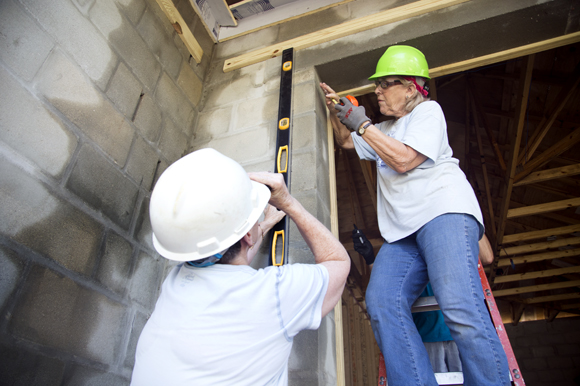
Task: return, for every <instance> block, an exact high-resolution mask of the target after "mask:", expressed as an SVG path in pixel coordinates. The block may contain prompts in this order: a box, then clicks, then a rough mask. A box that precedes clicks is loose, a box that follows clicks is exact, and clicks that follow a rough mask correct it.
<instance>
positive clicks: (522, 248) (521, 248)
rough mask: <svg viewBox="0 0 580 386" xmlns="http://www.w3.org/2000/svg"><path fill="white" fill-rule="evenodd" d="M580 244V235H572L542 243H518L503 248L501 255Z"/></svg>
mask: <svg viewBox="0 0 580 386" xmlns="http://www.w3.org/2000/svg"><path fill="white" fill-rule="evenodd" d="M578 244H580V237H571V238H568V239H559V240H554V241H545V242H542V243H535V244H526V245H518V246H517V247H511V248H502V249H501V251H500V253H499V255H500V256H512V255H518V254H521V253H530V252H536V251H543V250H546V249H550V248H560V247H567V246H570V245H578Z"/></svg>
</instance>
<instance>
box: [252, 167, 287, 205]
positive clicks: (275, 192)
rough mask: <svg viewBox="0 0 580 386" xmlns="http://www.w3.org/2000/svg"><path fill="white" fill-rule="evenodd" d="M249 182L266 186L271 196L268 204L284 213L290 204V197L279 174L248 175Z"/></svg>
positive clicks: (258, 173) (261, 173) (259, 173)
mask: <svg viewBox="0 0 580 386" xmlns="http://www.w3.org/2000/svg"><path fill="white" fill-rule="evenodd" d="M248 176H249V177H250V179H251V180H253V181H256V182H259V183H261V184H264V185H266V186H267V187H268V188H269V189H270V192H271V194H272V196H271V197H270V204H272V205H274V206H275V207H276V208H278V209H280V210H283V211H285V212H286V209H287V208H288V206H289V205H291V204H292V196H291V195H290V192H288V188H287V187H286V183H285V182H284V177H283V176H282V174H280V173H268V172H254V173H248Z"/></svg>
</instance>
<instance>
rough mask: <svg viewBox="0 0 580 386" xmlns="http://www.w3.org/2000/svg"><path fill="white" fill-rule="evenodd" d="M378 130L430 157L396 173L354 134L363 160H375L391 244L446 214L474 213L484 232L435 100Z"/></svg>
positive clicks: (381, 213) (382, 223)
mask: <svg viewBox="0 0 580 386" xmlns="http://www.w3.org/2000/svg"><path fill="white" fill-rule="evenodd" d="M376 127H377V128H378V129H379V130H381V131H382V132H383V133H385V134H386V135H388V136H389V137H393V138H394V139H396V140H398V141H400V142H402V143H404V144H405V145H407V146H409V147H411V148H413V149H415V150H416V151H418V152H419V153H421V154H424V155H425V156H427V160H426V161H425V162H423V163H422V164H421V165H419V166H417V167H416V168H415V169H413V170H411V171H408V172H406V173H397V172H396V171H394V170H393V169H391V168H390V167H389V166H387V165H386V164H385V162H383V160H382V159H381V158H380V157H379V156H378V155H377V153H376V152H375V151H374V150H373V149H372V148H371V147H370V145H369V144H368V143H367V142H366V141H365V140H364V137H361V136H359V135H356V133H352V134H351V137H352V139H353V141H354V146H355V149H356V152H357V154H358V155H359V157H360V158H361V159H366V160H372V161H376V162H377V176H378V178H377V212H378V220H379V229H380V231H381V235H382V236H383V238H384V239H385V240H386V241H387V242H390V243H391V242H394V241H397V240H401V239H403V238H405V237H407V236H409V235H411V234H413V233H415V232H416V231H417V230H419V228H421V227H422V226H423V225H425V224H426V223H428V222H429V221H431V220H432V219H434V218H435V217H437V216H440V215H442V214H445V213H466V214H470V215H472V216H474V217H475V218H476V219H477V221H478V222H479V223H480V224H481V227H480V230H481V232H483V218H482V215H481V209H480V208H479V204H478V202H477V199H476V197H475V193H474V192H473V189H472V188H471V185H470V184H469V182H468V181H467V179H466V178H465V174H463V172H462V171H461V169H460V168H459V161H458V160H457V159H455V158H453V151H452V150H451V147H450V146H449V140H448V139H447V124H446V122H445V117H444V116H443V111H442V110H441V107H440V106H439V104H438V103H437V102H434V101H428V102H423V103H421V104H420V105H418V106H417V107H415V108H414V109H413V111H411V112H410V113H409V114H407V115H405V116H403V117H402V118H400V119H398V120H396V121H395V120H393V121H385V122H381V123H379V124H377V125H376ZM481 236H482V234H480V238H481Z"/></svg>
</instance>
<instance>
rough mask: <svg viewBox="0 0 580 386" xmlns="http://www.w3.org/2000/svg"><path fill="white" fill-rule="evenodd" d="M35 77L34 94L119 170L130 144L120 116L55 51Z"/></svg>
mask: <svg viewBox="0 0 580 386" xmlns="http://www.w3.org/2000/svg"><path fill="white" fill-rule="evenodd" d="M39 75H40V76H39V81H38V84H37V88H38V90H39V91H40V92H41V93H42V94H44V95H45V96H46V98H47V99H48V100H49V101H50V103H52V105H53V106H54V107H56V108H57V109H58V110H60V111H61V112H62V113H63V114H64V115H65V116H66V117H67V118H68V119H70V121H71V122H73V123H74V124H75V125H76V126H77V127H78V128H79V129H80V130H82V131H83V132H84V133H85V134H86V135H87V136H88V137H89V138H90V139H92V140H93V141H95V143H96V144H97V145H98V146H99V147H101V149H103V150H104V151H105V152H106V153H107V154H109V155H110V156H111V158H113V160H114V161H115V162H116V163H117V164H119V165H121V166H123V165H124V164H125V161H126V159H127V154H128V153H129V147H130V146H131V142H132V141H133V129H132V128H131V126H130V125H129V123H128V122H126V121H125V119H124V118H123V116H122V115H121V114H119V113H118V112H117V111H116V110H115V108H114V107H113V106H112V105H111V104H110V103H109V102H108V101H107V100H105V99H104V98H103V96H102V95H101V94H100V93H99V92H98V91H97V90H96V89H95V88H94V87H93V86H92V85H91V84H90V82H89V81H88V80H87V79H86V78H85V76H84V75H83V73H82V72H81V71H80V70H79V69H78V68H77V67H76V66H75V65H74V64H73V63H72V62H70V61H69V60H68V59H67V58H66V57H65V56H64V55H63V54H62V53H60V52H58V51H55V52H54V53H53V54H52V55H51V56H50V57H49V59H48V61H47V63H46V64H45V66H44V67H43V68H42V70H41V73H40V74H39Z"/></svg>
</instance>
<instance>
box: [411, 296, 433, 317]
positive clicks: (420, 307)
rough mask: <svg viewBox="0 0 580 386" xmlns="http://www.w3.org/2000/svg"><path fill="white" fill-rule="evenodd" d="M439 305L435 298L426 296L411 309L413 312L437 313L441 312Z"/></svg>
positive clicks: (419, 299)
mask: <svg viewBox="0 0 580 386" xmlns="http://www.w3.org/2000/svg"><path fill="white" fill-rule="evenodd" d="M439 309H440V308H439V304H437V300H436V299H435V296H424V297H420V298H418V299H417V300H416V301H415V304H413V307H411V312H412V313H415V312H427V311H437V310H439Z"/></svg>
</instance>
